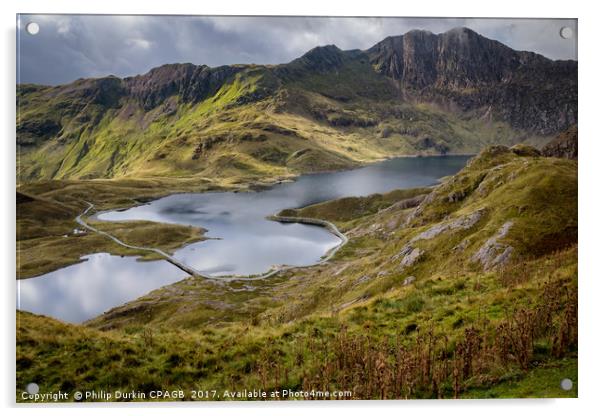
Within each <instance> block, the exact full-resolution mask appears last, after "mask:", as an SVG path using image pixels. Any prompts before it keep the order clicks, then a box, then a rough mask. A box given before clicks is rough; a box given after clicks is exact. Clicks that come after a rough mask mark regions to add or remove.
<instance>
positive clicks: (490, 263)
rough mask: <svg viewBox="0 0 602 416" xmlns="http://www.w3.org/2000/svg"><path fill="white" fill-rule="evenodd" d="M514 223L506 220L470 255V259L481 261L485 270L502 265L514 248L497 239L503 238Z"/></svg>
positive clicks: (508, 258)
mask: <svg viewBox="0 0 602 416" xmlns="http://www.w3.org/2000/svg"><path fill="white" fill-rule="evenodd" d="M513 224H514V222H513V221H507V222H506V223H504V225H502V226H501V227H500V229H499V230H498V231H497V233H495V235H494V236H493V237H491V238H489V239H488V240H487V241H486V242H485V244H483V245H482V246H481V248H479V250H477V252H476V253H475V254H474V255H473V256H472V261H473V262H475V263H481V265H482V266H483V268H484V269H485V270H491V269H493V268H495V267H498V266H503V265H504V264H506V263H507V262H508V260H510V256H511V255H512V252H513V251H514V248H513V247H512V246H510V245H508V244H504V243H502V242H500V241H499V240H501V239H503V238H504V237H505V236H506V235H507V234H508V231H510V228H511V227H512V225H513Z"/></svg>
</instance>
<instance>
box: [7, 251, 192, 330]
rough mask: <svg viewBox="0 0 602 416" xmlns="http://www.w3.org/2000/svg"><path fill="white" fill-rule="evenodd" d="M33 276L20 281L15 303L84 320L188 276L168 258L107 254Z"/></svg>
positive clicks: (57, 316) (94, 255) (49, 314)
mask: <svg viewBox="0 0 602 416" xmlns="http://www.w3.org/2000/svg"><path fill="white" fill-rule="evenodd" d="M82 258H83V259H87V260H86V261H84V262H83V263H78V264H74V265H71V266H68V267H65V268H63V269H60V270H56V271H54V272H51V273H48V274H45V275H44V276H40V277H35V278H31V279H23V280H17V308H18V309H22V310H26V311H30V312H33V313H37V314H41V315H47V316H52V317H54V318H58V319H61V320H64V321H67V322H83V321H85V320H87V319H90V318H93V317H95V316H97V315H99V314H101V313H102V312H104V311H106V310H108V309H110V308H112V307H114V306H118V305H122V304H124V303H126V302H129V301H132V300H134V299H137V298H139V297H140V296H142V295H145V294H146V293H148V292H150V291H152V290H154V289H157V288H159V287H161V286H165V285H169V284H172V283H174V282H177V281H178V280H181V279H183V278H185V277H186V276H188V275H187V274H186V273H185V272H183V271H182V270H180V269H178V268H177V267H175V266H173V265H172V264H171V263H168V262H166V261H162V260H161V261H148V262H147V261H136V258H135V257H121V256H112V255H110V254H107V253H98V254H91V255H89V256H84V257H82Z"/></svg>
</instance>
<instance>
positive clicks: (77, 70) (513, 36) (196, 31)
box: [17, 15, 577, 85]
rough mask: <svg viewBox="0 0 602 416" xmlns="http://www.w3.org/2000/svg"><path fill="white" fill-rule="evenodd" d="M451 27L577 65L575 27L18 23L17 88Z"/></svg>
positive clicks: (422, 21)
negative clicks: (32, 26) (33, 29)
mask: <svg viewBox="0 0 602 416" xmlns="http://www.w3.org/2000/svg"><path fill="white" fill-rule="evenodd" d="M29 22H36V23H38V24H39V26H40V31H39V33H38V34H37V35H35V36H32V35H29V34H28V33H27V32H26V30H25V27H26V25H27V24H28V23H29ZM458 26H466V27H469V28H471V29H473V30H475V31H477V32H479V33H481V34H482V35H484V36H487V37H489V38H492V39H496V40H499V41H501V42H503V43H505V44H507V45H508V46H511V47H512V48H514V49H519V50H529V51H534V52H538V53H541V54H543V55H545V56H547V57H549V58H552V59H577V47H576V34H577V23H576V21H575V20H559V19H455V18H454V19H433V18H329V17H206V16H93V15H21V16H19V18H18V22H17V31H18V33H17V35H18V36H17V44H18V45H17V46H18V58H19V59H18V67H19V73H18V81H19V82H24V83H26V82H33V83H39V84H50V85H55V84H63V83H67V82H71V81H73V80H75V79H77V78H82V77H98V76H106V75H109V74H113V75H117V76H120V77H123V76H130V75H136V74H141V73H145V72H147V71H148V70H149V69H151V68H153V67H156V66H159V65H162V64H165V63H174V62H192V63H194V64H205V65H209V66H218V65H225V64H234V63H256V64H278V63H283V62H289V61H291V60H292V59H294V58H296V57H299V56H300V55H302V54H303V53H305V52H306V51H308V50H309V49H311V48H313V47H315V46H319V45H327V44H335V45H337V46H338V47H339V48H341V49H367V48H369V47H370V46H372V45H374V44H375V43H377V42H379V41H380V40H382V39H384V38H385V37H387V36H391V35H400V34H403V33H405V32H407V31H408V30H411V29H426V30H430V31H432V32H434V33H440V32H444V31H446V30H448V29H451V28H453V27H458ZM565 26H568V27H571V28H572V29H573V34H574V36H573V38H572V39H568V40H567V39H563V38H562V37H560V35H559V32H560V29H561V28H562V27H565Z"/></svg>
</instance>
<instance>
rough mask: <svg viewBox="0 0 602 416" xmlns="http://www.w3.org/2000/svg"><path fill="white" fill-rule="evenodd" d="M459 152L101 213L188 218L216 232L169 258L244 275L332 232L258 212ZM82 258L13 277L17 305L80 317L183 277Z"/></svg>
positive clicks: (417, 170)
mask: <svg viewBox="0 0 602 416" xmlns="http://www.w3.org/2000/svg"><path fill="white" fill-rule="evenodd" d="M467 160H468V157H466V156H447V157H423V158H397V159H391V160H387V161H384V162H380V163H375V164H372V165H369V166H366V167H363V168H360V169H355V170H351V171H344V172H334V173H322V174H314V175H304V176H301V177H299V178H298V179H297V180H296V181H295V182H290V183H282V184H278V185H275V186H273V187H272V188H270V189H267V190H264V191H261V192H240V193H234V192H213V193H202V194H176V195H171V196H168V197H165V198H161V199H158V200H156V201H153V202H151V203H149V204H146V205H141V206H137V207H134V208H131V209H128V210H125V211H111V212H104V213H101V214H99V215H98V218H99V219H101V220H105V221H124V220H149V221H158V222H166V223H175V224H184V225H195V226H199V227H203V228H205V229H207V230H208V232H207V234H206V235H207V236H208V237H212V238H216V239H215V240H207V241H202V242H198V243H195V244H191V245H188V246H186V247H183V248H182V249H180V250H178V251H176V252H175V254H174V257H176V258H177V259H180V260H182V261H183V262H184V263H186V264H188V265H190V266H192V267H193V268H195V269H197V270H199V271H202V272H205V273H207V274H211V275H214V276H221V275H252V274H260V273H263V272H266V271H268V270H269V269H270V268H272V266H274V265H280V264H286V265H295V266H302V265H310V264H313V263H316V262H317V261H319V260H320V258H321V257H322V256H323V255H324V254H325V253H326V252H327V251H328V250H329V249H331V248H333V247H335V246H336V245H337V244H339V243H340V241H339V239H338V238H337V237H336V236H334V235H333V234H331V233H330V232H328V231H327V230H325V229H324V228H321V227H317V226H311V225H302V224H281V223H277V222H274V221H268V220H266V219H265V217H266V216H268V215H271V214H275V213H277V212H279V211H280V210H282V209H285V208H296V207H303V206H306V205H310V204H314V203H317V202H321V201H326V200H329V199H335V198H341V197H345V196H364V195H369V194H373V193H382V192H387V191H391V190H393V189H403V188H415V187H420V186H428V185H433V184H435V183H437V180H438V179H439V178H441V177H443V176H447V175H451V174H454V173H456V172H457V171H458V170H460V169H461V168H462V167H464V165H465V164H466V162H467ZM85 259H86V261H85V262H83V263H79V264H76V265H72V266H69V267H66V268H63V269H60V270H57V271H54V272H52V273H48V274H46V275H44V276H40V277H36V278H33V279H27V280H21V281H19V282H18V285H19V290H20V296H19V299H18V301H19V302H20V306H19V307H20V308H21V309H23V310H28V311H31V312H35V313H40V314H45V315H50V316H53V317H56V318H59V319H62V320H65V321H70V322H82V321H84V320H86V319H89V318H92V317H94V316H96V315H98V314H100V313H102V312H103V311H106V310H107V309H110V308H111V307H114V306H118V305H121V304H123V303H125V302H127V301H130V300H133V299H136V298H137V297H139V296H141V295H143V294H145V293H148V292H149V291H151V290H153V289H156V288H158V287H161V286H164V285H168V284H171V283H173V282H175V281H178V280H180V279H182V278H184V277H185V276H186V274H185V273H184V272H182V271H181V270H180V269H178V268H176V267H175V266H173V265H171V264H170V263H167V262H166V261H153V262H139V261H136V260H135V258H133V257H120V256H111V255H108V254H94V255H90V256H86V257H85Z"/></svg>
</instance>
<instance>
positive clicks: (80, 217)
mask: <svg viewBox="0 0 602 416" xmlns="http://www.w3.org/2000/svg"><path fill="white" fill-rule="evenodd" d="M84 202H86V204H88V208H86V209H85V210H84V211H83V212H82V213H81V214H79V215H78V216H77V217H76V218H75V221H76V222H77V223H78V224H79V225H81V226H82V227H84V228H86V229H87V230H90V231H92V232H95V233H97V234H100V235H103V236H105V237H107V238H110V239H111V240H113V241H114V242H115V243H117V244H119V245H121V246H123V247H126V248H131V249H134V250H142V251H150V252H153V253H156V254H159V255H160V256H161V257H163V258H164V259H165V260H166V261H168V262H170V263H171V264H173V265H174V266H176V267H178V268H179V269H181V270H183V271H185V272H186V273H188V274H189V275H191V276H192V277H198V278H203V279H208V280H216V281H222V282H234V281H253V280H263V279H267V278H268V277H271V276H274V275H275V274H277V273H280V272H283V271H286V270H291V269H301V268H306V267H313V266H317V265H320V264H324V263H326V262H328V261H329V260H330V259H331V258H332V257H333V256H334V255H335V254H336V252H337V251H339V249H341V247H343V246H344V245H345V244H347V242H348V241H349V239H348V238H347V236H346V235H345V234H343V233H342V232H341V231H339V229H338V228H337V227H336V225H334V224H333V223H331V222H329V221H325V220H319V219H315V218H306V217H281V216H278V215H270V216H268V217H266V218H267V219H268V220H270V221H277V222H283V223H299V224H307V225H316V226H320V227H324V228H326V229H327V230H328V231H330V232H331V233H333V234H334V235H336V236H337V237H338V238H339V239H340V240H341V242H340V243H339V244H338V245H336V246H335V247H333V248H331V249H330V250H329V251H328V252H327V253H326V254H325V255H324V256H323V257H322V258H321V259H320V261H318V262H316V263H313V264H309V265H307V266H286V265H283V266H278V267H274V268H272V269H271V270H269V271H267V272H265V273H263V274H260V275H253V276H237V275H229V276H211V275H208V274H205V273H202V272H200V271H198V270H196V269H195V268H193V267H190V266H188V265H187V264H185V263H183V262H181V261H180V260H178V259H176V258H175V257H173V256H171V255H169V254H167V253H166V252H165V251H163V250H161V249H158V248H154V247H141V246H134V245H132V244H128V243H125V242H123V241H121V240H120V239H118V238H117V237H115V236H114V235H111V234H109V233H107V232H106V231H102V230H99V229H98V228H96V227H93V226H91V225H90V224H88V223H87V222H86V221H85V220H84V218H83V217H84V216H85V215H87V214H88V212H90V210H91V209H93V208H94V204H92V203H90V202H87V201H84Z"/></svg>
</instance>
